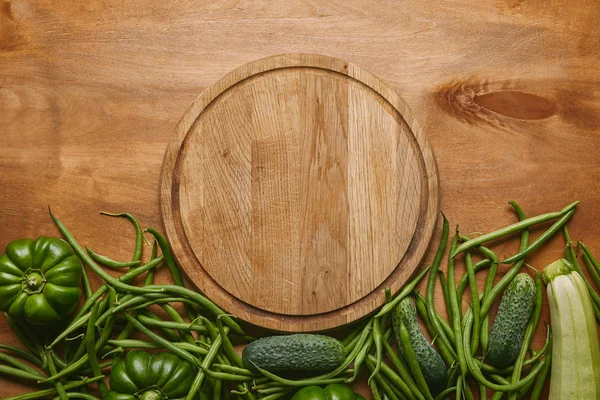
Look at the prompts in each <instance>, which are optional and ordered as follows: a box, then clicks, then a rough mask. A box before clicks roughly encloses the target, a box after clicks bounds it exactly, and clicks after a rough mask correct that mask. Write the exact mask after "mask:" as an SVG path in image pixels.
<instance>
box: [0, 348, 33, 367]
mask: <svg viewBox="0 0 600 400" xmlns="http://www.w3.org/2000/svg"><path fill="white" fill-rule="evenodd" d="M0 349H3V350H6V351H10V352H12V353H14V354H15V355H17V356H19V357H21V358H23V359H25V360H27V361H29V362H30V363H32V364H33V365H35V366H36V367H41V366H42V360H41V359H40V358H39V357H38V356H36V355H35V354H31V353H30V352H28V351H26V350H23V349H20V348H18V347H14V346H9V345H7V344H1V343H0Z"/></svg>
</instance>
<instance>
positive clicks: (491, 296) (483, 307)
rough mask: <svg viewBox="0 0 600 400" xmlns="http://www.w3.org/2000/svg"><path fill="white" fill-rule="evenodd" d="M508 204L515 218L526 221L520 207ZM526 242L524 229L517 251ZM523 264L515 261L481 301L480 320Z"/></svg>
mask: <svg viewBox="0 0 600 400" xmlns="http://www.w3.org/2000/svg"><path fill="white" fill-rule="evenodd" d="M510 204H511V205H512V206H513V207H514V209H515V211H516V212H517V216H518V217H519V220H521V221H526V219H524V218H525V214H524V213H523V210H522V209H521V207H520V206H519V205H518V204H517V203H516V202H514V201H511V202H510ZM528 242H529V230H528V229H525V230H523V231H522V232H521V243H520V245H519V251H522V250H523V249H525V248H527V243H528ZM524 262H525V259H524V258H522V259H521V260H519V261H517V262H516V263H515V264H514V265H513V266H512V267H511V268H510V269H509V270H508V272H507V273H506V274H505V275H504V276H503V277H502V279H500V281H499V282H498V283H497V284H496V286H494V287H493V288H492V290H490V292H489V294H488V296H487V297H486V298H484V299H483V303H482V304H481V310H480V311H479V312H480V314H481V317H482V318H486V317H487V315H488V313H489V311H490V307H491V306H492V304H493V303H494V300H495V299H496V297H498V295H499V294H500V293H501V292H502V291H504V289H505V288H506V286H508V284H509V283H510V282H512V280H513V278H514V277H515V276H516V275H517V273H518V272H519V271H520V270H521V267H522V266H523V263H524Z"/></svg>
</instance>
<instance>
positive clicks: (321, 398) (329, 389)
mask: <svg viewBox="0 0 600 400" xmlns="http://www.w3.org/2000/svg"><path fill="white" fill-rule="evenodd" d="M291 400H365V398H364V397H363V396H361V395H360V394H358V393H354V391H353V390H352V389H350V388H349V387H348V386H346V385H342V384H341V383H333V384H331V385H327V386H325V388H324V389H323V388H321V387H319V386H306V387H303V388H302V389H300V390H298V391H297V392H296V394H294V396H293V397H292V399H291Z"/></svg>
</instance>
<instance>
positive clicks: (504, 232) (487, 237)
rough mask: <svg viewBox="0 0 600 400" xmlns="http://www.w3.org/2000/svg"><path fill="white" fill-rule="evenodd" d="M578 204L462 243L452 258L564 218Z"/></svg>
mask: <svg viewBox="0 0 600 400" xmlns="http://www.w3.org/2000/svg"><path fill="white" fill-rule="evenodd" d="M577 204H579V201H575V202H573V203H571V204H569V205H568V206H566V207H565V208H563V209H562V210H560V211H557V212H552V213H547V214H541V215H538V216H536V217H531V218H527V219H525V220H523V221H519V222H517V223H515V224H512V225H509V226H506V227H504V228H501V229H498V230H496V231H493V232H490V233H486V234H485V235H481V236H479V237H476V238H474V239H471V240H469V241H467V242H464V243H462V244H461V245H460V246H458V248H457V249H456V250H455V251H454V252H453V253H452V254H451V258H454V257H456V256H457V255H458V254H460V253H462V252H464V251H466V250H468V249H470V248H472V247H474V246H477V245H480V244H482V243H485V242H489V241H490V240H494V239H498V238H501V237H503V236H506V235H509V234H511V233H514V232H518V231H521V230H523V229H526V228H529V227H530V226H533V225H536V224H539V223H541V222H545V221H549V220H551V219H556V218H560V217H563V216H564V215H565V214H567V213H568V212H569V211H571V210H572V209H574V208H575V207H576V206H577ZM505 261H506V260H505Z"/></svg>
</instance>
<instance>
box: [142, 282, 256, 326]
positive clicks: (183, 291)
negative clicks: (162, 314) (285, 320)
mask: <svg viewBox="0 0 600 400" xmlns="http://www.w3.org/2000/svg"><path fill="white" fill-rule="evenodd" d="M147 288H149V289H160V290H161V291H163V292H165V293H170V294H175V295H179V296H182V297H185V298H188V299H190V300H192V301H194V302H195V303H196V304H199V305H200V306H201V307H204V308H206V309H207V310H208V311H210V312H211V313H213V314H214V315H216V316H219V315H222V318H223V322H224V323H225V325H227V326H228V327H229V328H230V329H231V330H232V331H233V332H235V333H237V334H238V335H244V331H243V330H242V328H241V327H240V326H239V325H238V323H237V322H235V321H234V320H233V319H232V318H231V317H230V316H229V315H223V314H225V311H223V310H221V309H220V308H219V307H218V306H217V305H216V304H214V303H213V302H212V301H210V300H209V299H207V298H206V297H204V296H202V295H201V294H200V293H197V292H194V291H193V290H190V289H187V288H184V287H181V286H176V285H161V286H158V285H150V286H147Z"/></svg>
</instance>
